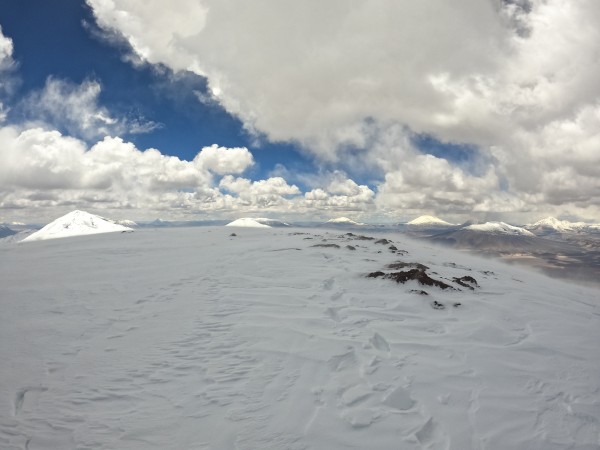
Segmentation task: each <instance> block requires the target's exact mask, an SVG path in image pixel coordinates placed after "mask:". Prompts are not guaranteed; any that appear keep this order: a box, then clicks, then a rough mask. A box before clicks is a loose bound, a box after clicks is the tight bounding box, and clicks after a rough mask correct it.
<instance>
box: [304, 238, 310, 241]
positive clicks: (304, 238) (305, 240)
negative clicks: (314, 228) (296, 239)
mask: <svg viewBox="0 0 600 450" xmlns="http://www.w3.org/2000/svg"><path fill="white" fill-rule="evenodd" d="M308 239H312V238H311V237H305V238H304V240H305V241H306V240H308Z"/></svg>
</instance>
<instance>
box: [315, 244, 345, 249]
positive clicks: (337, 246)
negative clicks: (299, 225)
mask: <svg viewBox="0 0 600 450" xmlns="http://www.w3.org/2000/svg"><path fill="white" fill-rule="evenodd" d="M311 247H326V248H340V246H339V245H337V244H315V245H311Z"/></svg>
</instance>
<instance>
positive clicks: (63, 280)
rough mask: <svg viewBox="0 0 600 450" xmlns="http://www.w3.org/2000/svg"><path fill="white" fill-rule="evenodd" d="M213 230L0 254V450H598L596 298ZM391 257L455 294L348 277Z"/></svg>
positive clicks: (424, 254) (270, 236) (382, 256)
mask: <svg viewBox="0 0 600 450" xmlns="http://www.w3.org/2000/svg"><path fill="white" fill-rule="evenodd" d="M230 234H231V229H227V228H223V227H212V228H209V227H203V228H179V229H173V228H166V229H142V230H139V231H137V232H136V233H135V234H132V235H130V236H128V239H119V235H107V236H105V237H104V238H103V239H90V238H81V239H76V240H69V241H62V242H58V241H48V242H46V243H45V245H27V246H23V245H12V246H3V247H2V248H0V252H1V257H0V301H1V302H2V303H1V308H2V314H0V361H1V362H2V364H0V448H2V449H22V448H27V449H29V450H39V449H51V448H60V449H83V448H98V449H128V450H136V449H211V450H221V449H223V450H229V449H261V450H275V449H277V450H280V449H315V450H319V449H328V450H342V449H344V450H345V449H369V450H379V449H385V450H388V449H403V450H416V449H418V450H421V449H449V450H468V449H486V450H511V449H514V450H522V449H539V450H542V449H543V450H559V449H561V450H562V449H565V448H569V449H575V450H584V449H586V450H590V449H598V445H599V442H600V441H599V440H600V436H599V429H600V377H599V376H598V374H599V373H600V358H599V357H598V342H600V305H599V295H598V291H597V290H591V289H587V288H584V287H581V286H577V285H570V284H566V283H562V282H560V281H557V280H553V279H549V278H546V277H544V276H542V275H539V274H537V273H533V272H531V273H530V272H527V271H524V270H522V269H519V268H517V267H513V266H506V265H503V264H501V263H499V262H496V261H493V260H489V259H479V258H475V257H473V256H470V255H467V254H464V253H460V252H456V251H454V250H450V249H444V248H438V247H434V246H430V245H429V244H428V243H427V242H425V241H418V242H417V241H411V240H409V239H408V238H407V237H406V236H403V235H400V234H386V235H377V236H373V237H375V239H368V238H369V236H366V237H362V236H358V235H356V234H348V233H341V232H339V231H332V230H329V231H326V230H309V229H306V228H303V229H292V230H289V229H273V230H272V231H271V232H269V233H267V234H265V233H263V232H262V230H256V229H250V228H248V229H239V230H236V235H237V236H235V237H232V236H230ZM382 238H388V239H390V240H391V241H393V242H392V243H389V242H387V241H383V240H382ZM325 245H327V247H325ZM392 245H393V246H395V247H396V249H395V250H394V249H393V248H390V247H392ZM336 246H337V247H336ZM348 246H351V247H352V248H353V249H354V250H353V249H352V248H349V247H348ZM405 252H407V253H405ZM396 261H403V262H405V263H417V262H418V263H421V264H424V265H426V266H427V267H429V269H428V270H427V273H429V274H430V276H431V277H433V278H435V279H437V280H442V281H444V282H445V283H448V284H451V285H453V286H454V288H455V289H453V290H449V289H446V290H442V289H441V288H438V287H435V286H433V287H431V286H423V285H420V284H418V282H417V281H409V282H407V283H406V284H398V283H396V282H395V281H393V280H392V279H382V278H366V277H365V274H368V273H371V272H373V271H382V273H383V272H385V273H388V272H391V271H392V269H389V268H388V267H387V265H388V264H390V263H393V262H396ZM399 266H400V265H397V267H399ZM411 267H417V266H416V265H414V264H413V265H412V266H411V265H410V264H409V266H408V267H407V268H406V269H403V270H406V271H409V269H410V270H412V269H411ZM416 270H419V269H416ZM411 273H414V272H411ZM466 276H470V277H473V278H474V279H475V280H476V282H477V285H478V287H474V289H473V290H471V289H470V288H466V287H463V286H462V285H459V284H457V283H456V282H455V281H454V278H462V277H466ZM463 280H466V281H467V283H465V284H472V283H471V282H469V281H468V279H466V278H463ZM456 289H461V290H456ZM414 290H416V291H417V292H413V291H414ZM421 290H423V291H426V292H427V293H428V294H429V295H420V292H418V291H421ZM434 302H437V304H439V305H443V306H444V309H437V308H439V306H437V304H436V303H434ZM458 303H460V305H457V306H454V305H455V304H458ZM434 307H435V308H434Z"/></svg>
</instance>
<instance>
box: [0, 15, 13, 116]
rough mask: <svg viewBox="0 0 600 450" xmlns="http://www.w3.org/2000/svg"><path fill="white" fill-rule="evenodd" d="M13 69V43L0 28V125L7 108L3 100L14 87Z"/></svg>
mask: <svg viewBox="0 0 600 450" xmlns="http://www.w3.org/2000/svg"><path fill="white" fill-rule="evenodd" d="M14 68H15V61H14V59H13V41H12V39H11V38H9V37H7V36H4V34H3V33H2V27H1V26H0V123H2V122H4V121H5V120H6V115H7V114H8V107H7V106H5V105H4V102H3V98H4V97H5V96H6V95H7V94H10V93H11V91H12V88H13V86H14V82H15V79H14V76H13V74H12V72H13V70H14Z"/></svg>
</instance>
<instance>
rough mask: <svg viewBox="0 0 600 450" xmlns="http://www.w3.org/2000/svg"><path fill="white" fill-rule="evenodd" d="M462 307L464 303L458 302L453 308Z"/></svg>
mask: <svg viewBox="0 0 600 450" xmlns="http://www.w3.org/2000/svg"><path fill="white" fill-rule="evenodd" d="M461 305H462V303H460V302H456V303H455V304H454V305H452V306H454V307H455V308H458V307H459V306H461Z"/></svg>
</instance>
